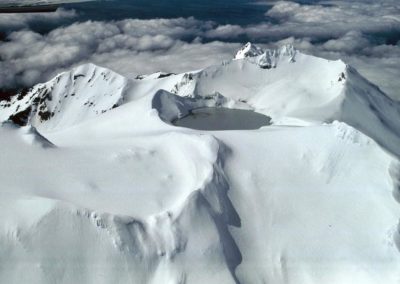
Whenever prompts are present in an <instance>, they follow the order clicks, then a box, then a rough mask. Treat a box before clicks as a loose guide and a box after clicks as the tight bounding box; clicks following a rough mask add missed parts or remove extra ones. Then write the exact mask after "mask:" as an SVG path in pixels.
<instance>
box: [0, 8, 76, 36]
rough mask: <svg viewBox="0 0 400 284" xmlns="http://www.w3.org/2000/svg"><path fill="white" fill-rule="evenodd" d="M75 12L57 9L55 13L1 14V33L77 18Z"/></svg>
mask: <svg viewBox="0 0 400 284" xmlns="http://www.w3.org/2000/svg"><path fill="white" fill-rule="evenodd" d="M77 17H78V14H77V13H76V11H75V10H65V9H62V8H60V9H57V11H55V12H54V13H22V14H0V31H13V30H16V29H23V28H28V27H29V25H31V24H34V23H37V22H45V23H47V24H55V23H58V22H60V21H63V20H71V19H74V18H77Z"/></svg>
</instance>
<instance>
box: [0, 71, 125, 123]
mask: <svg viewBox="0 0 400 284" xmlns="http://www.w3.org/2000/svg"><path fill="white" fill-rule="evenodd" d="M126 87H127V80H126V79H125V78H124V77H122V76H120V75H118V74H116V73H114V72H112V71H110V70H107V69H104V68H101V67H98V66H95V65H93V64H86V65H83V66H80V67H77V68H75V69H73V70H72V71H70V72H65V73H62V74H60V75H58V76H57V77H55V78H54V79H53V80H51V81H50V82H48V83H45V84H39V85H37V86H35V87H34V88H32V89H31V90H30V91H28V92H25V93H21V94H18V95H17V96H15V97H13V98H12V99H11V100H10V101H8V102H1V103H0V109H2V108H3V109H4V110H2V111H1V114H0V116H1V117H0V119H1V120H6V119H11V120H12V121H14V122H17V123H19V124H22V125H24V124H27V123H29V124H31V125H33V126H35V127H37V128H39V129H42V128H44V129H46V130H52V129H55V128H63V127H68V126H71V125H74V124H75V123H77V122H82V121H85V120H87V119H90V118H93V117H96V116H98V115H100V114H102V113H104V112H106V111H109V110H111V109H113V108H115V107H117V106H118V105H119V104H121V103H122V100H123V94H124V91H125V89H126Z"/></svg>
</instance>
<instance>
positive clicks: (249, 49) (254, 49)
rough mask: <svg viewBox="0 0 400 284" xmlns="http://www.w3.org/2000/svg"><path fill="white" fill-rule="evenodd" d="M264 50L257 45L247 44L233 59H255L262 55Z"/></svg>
mask: <svg viewBox="0 0 400 284" xmlns="http://www.w3.org/2000/svg"><path fill="white" fill-rule="evenodd" d="M263 53H264V50H263V49H262V48H260V47H258V46H257V45H255V44H253V43H251V42H248V43H246V44H245V45H244V46H243V47H242V48H241V49H240V50H239V51H238V52H237V53H236V56H235V59H243V58H247V57H256V56H259V55H262V54H263Z"/></svg>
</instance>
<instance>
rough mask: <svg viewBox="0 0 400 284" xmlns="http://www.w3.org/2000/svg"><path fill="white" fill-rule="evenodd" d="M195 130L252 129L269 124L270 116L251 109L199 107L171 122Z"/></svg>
mask: <svg viewBox="0 0 400 284" xmlns="http://www.w3.org/2000/svg"><path fill="white" fill-rule="evenodd" d="M172 124H173V125H175V126H180V127H186V128H192V129H196V130H209V131H212V130H252V129H259V128H260V127H262V126H266V125H270V124H271V118H270V117H268V116H266V115H263V114H260V113H257V112H254V111H251V110H242V109H229V108H216V107H212V108H199V109H195V110H192V112H191V113H190V114H189V115H187V116H185V117H183V118H180V119H177V120H175V121H173V122H172Z"/></svg>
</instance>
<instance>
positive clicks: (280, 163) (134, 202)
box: [0, 44, 400, 284]
mask: <svg viewBox="0 0 400 284" xmlns="http://www.w3.org/2000/svg"><path fill="white" fill-rule="evenodd" d="M206 106H207V107H213V106H224V107H228V108H241V109H249V110H254V111H256V112H259V113H262V114H265V115H268V116H269V117H271V118H272V122H273V123H272V125H271V126H266V127H263V128H261V129H258V130H252V131H249V130H237V131H214V132H213V131H196V130H191V129H186V128H180V127H175V126H173V125H172V124H171V122H172V121H173V120H174V119H176V118H179V117H182V116H185V115H186V114H188V113H189V112H190V111H191V110H192V109H194V108H199V107H206ZM399 118H400V105H399V104H398V103H396V102H394V101H392V100H391V99H390V98H388V97H387V96H386V95H385V94H383V93H382V92H381V91H380V90H379V89H378V88H377V87H376V86H374V85H372V84H371V83H369V82H368V81H367V80H365V79H364V78H363V77H362V76H360V75H359V74H358V73H357V71H356V70H354V69H353V68H352V67H350V66H347V65H346V64H345V63H343V62H342V61H328V60H325V59H321V58H316V57H313V56H309V55H305V54H302V53H300V52H298V51H296V50H295V49H294V48H293V47H292V46H284V47H282V48H281V49H279V50H262V49H261V48H259V47H257V46H255V45H253V44H247V45H246V46H244V47H243V48H242V49H241V50H240V51H239V52H238V53H237V55H236V56H235V58H234V59H233V60H232V61H229V62H224V63H222V64H221V65H218V66H211V67H209V68H205V69H203V70H199V71H193V72H187V73H184V74H166V73H161V72H159V73H157V74H153V75H144V76H139V77H137V78H136V79H128V78H124V77H123V76H121V75H118V74H116V73H115V72H113V71H110V70H107V69H104V68H101V67H98V66H95V65H93V64H87V65H83V66H80V67H77V68H75V69H73V70H71V71H69V72H65V73H62V74H60V75H58V76H57V77H56V78H54V79H53V80H51V81H49V82H47V83H44V84H40V85H37V86H35V87H33V88H32V89H31V90H29V91H28V92H24V93H21V94H19V95H17V96H15V97H13V98H11V99H10V100H8V101H1V102H0V121H2V122H3V126H2V127H0V132H1V134H0V137H1V138H0V147H1V149H2V150H3V151H2V154H1V155H2V158H1V163H0V179H1V180H2V184H1V189H0V195H1V198H0V204H1V206H0V217H1V218H0V244H1V245H0V263H1V265H0V280H1V282H4V283H24V282H30V283H81V282H85V283H99V282H102V283H296V284H297V283H376V282H377V281H383V282H384V283H398V281H399V279H400V273H399V271H400V252H399V247H400V237H399V228H398V223H399V218H400V205H399V204H398V201H400V186H399V185H400V163H399V161H398V158H399V157H400V147H399V146H398V145H400V126H399V124H398V121H399ZM10 122H14V123H10ZM15 124H18V125H20V126H16V125H15ZM54 260H56V261H54Z"/></svg>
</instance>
